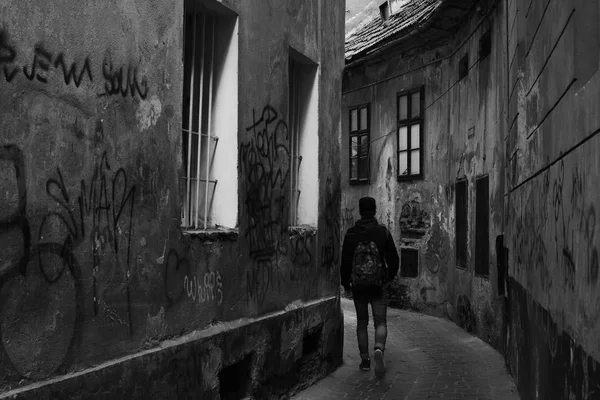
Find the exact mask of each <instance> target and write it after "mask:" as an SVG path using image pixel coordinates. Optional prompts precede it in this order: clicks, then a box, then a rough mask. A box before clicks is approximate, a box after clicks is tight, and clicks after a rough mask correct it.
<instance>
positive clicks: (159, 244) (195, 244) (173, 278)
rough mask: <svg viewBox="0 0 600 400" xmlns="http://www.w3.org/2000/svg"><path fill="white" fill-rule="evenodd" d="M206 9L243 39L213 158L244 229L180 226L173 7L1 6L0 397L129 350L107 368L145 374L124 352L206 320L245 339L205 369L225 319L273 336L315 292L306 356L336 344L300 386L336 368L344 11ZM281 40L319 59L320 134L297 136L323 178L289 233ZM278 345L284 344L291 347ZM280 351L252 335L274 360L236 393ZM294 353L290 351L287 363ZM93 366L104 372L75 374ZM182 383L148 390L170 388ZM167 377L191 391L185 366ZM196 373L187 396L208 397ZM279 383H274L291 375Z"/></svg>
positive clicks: (179, 18)
mask: <svg viewBox="0 0 600 400" xmlns="http://www.w3.org/2000/svg"><path fill="white" fill-rule="evenodd" d="M207 3H208V1H207ZM212 3H214V5H218V6H220V7H226V8H228V9H229V13H231V15H234V16H235V18H234V21H235V23H236V24H237V29H238V32H239V35H238V36H237V37H235V38H234V40H237V41H238V45H237V51H238V58H239V70H238V76H237V78H238V87H237V99H236V100H235V101H231V102H229V103H228V104H226V105H221V106H220V107H221V108H220V109H219V112H221V113H227V112H229V111H228V107H229V109H231V110H232V111H231V113H232V115H237V117H236V118H235V120H236V123H237V134H236V135H234V136H237V143H236V146H239V151H238V155H237V157H236V155H235V154H231V156H230V157H228V159H229V168H232V169H234V170H237V178H238V182H239V188H238V195H237V198H236V200H237V201H233V202H231V204H235V205H234V206H232V207H231V209H230V212H231V215H233V216H235V217H236V218H233V220H236V219H237V221H239V222H238V223H237V224H236V226H231V227H228V228H229V229H223V228H219V227H217V229H212V230H211V231H187V230H183V229H182V228H181V215H182V203H183V200H182V197H183V193H185V187H183V186H184V185H181V184H180V182H181V178H182V177H183V169H184V166H183V163H184V160H183V157H182V147H183V141H182V131H181V128H182V115H183V112H182V98H183V90H184V88H183V40H184V32H183V23H184V21H183V15H184V2H183V1H180V2H175V3H173V2H167V1H162V0H153V1H149V2H148V1H146V2H140V1H135V0H117V1H114V2H110V3H101V4H100V3H96V2H91V1H83V2H78V3H77V4H71V2H67V1H58V2H52V3H49V2H25V3H22V2H14V1H7V2H3V3H2V5H0V16H1V17H0V85H1V87H2V94H3V95H2V98H1V99H0V113H1V115H2V118H1V119H0V171H2V172H1V173H0V204H1V205H2V207H1V209H2V211H0V248H1V251H0V338H1V340H0V376H3V377H5V378H4V379H3V380H2V382H1V385H2V386H1V387H0V390H4V391H5V393H6V391H8V390H11V389H15V388H21V389H18V390H21V391H23V393H25V392H26V390H29V389H30V388H32V387H34V386H35V387H38V386H39V385H40V384H41V385H42V386H44V385H47V384H48V385H50V386H49V387H50V389H43V393H45V394H44V396H51V393H52V390H53V389H52V388H51V387H52V384H53V382H55V381H52V380H51V379H59V380H61V382H62V380H63V378H61V377H63V376H65V374H73V373H78V374H80V375H77V376H78V378H77V380H76V381H74V382H75V383H67V384H65V385H66V386H61V389H59V391H58V392H57V393H61V395H60V397H63V396H66V395H67V393H70V391H71V390H72V391H77V390H79V389H78V388H80V387H81V386H80V383H77V382H79V380H80V379H84V381H85V379H88V378H89V379H92V380H94V382H95V383H94V385H102V384H103V382H104V383H105V382H108V381H110V380H112V375H111V373H112V372H110V371H112V370H111V369H110V368H113V367H114V366H113V364H114V363H117V364H118V363H121V361H123V360H124V359H128V360H133V359H135V360H137V361H127V363H126V365H125V366H123V367H122V368H125V369H124V371H126V372H127V374H126V376H128V377H129V378H132V379H133V378H134V377H139V376H141V375H143V374H145V373H146V372H148V371H146V370H144V369H143V368H142V369H141V370H137V368H138V367H140V368H141V366H142V364H144V363H146V361H144V360H146V358H144V357H146V356H140V357H142V358H137V357H138V355H140V354H142V352H145V351H150V352H153V354H155V353H156V352H159V353H160V351H162V350H161V349H162V346H163V345H164V343H165V341H166V340H176V341H177V340H179V341H180V342H181V343H184V342H186V341H187V340H188V338H190V336H189V335H193V333H194V332H198V331H205V330H206V329H208V328H209V327H210V326H212V325H214V324H221V326H224V327H225V328H224V331H227V332H228V331H231V332H228V333H227V335H231V337H238V336H236V335H240V336H239V337H238V339H236V340H235V343H236V344H235V346H234V347H235V348H234V349H230V351H223V352H222V353H220V355H219V357H220V358H219V360H220V361H219V362H218V363H217V364H215V365H214V367H215V368H217V370H219V368H221V367H223V368H225V367H227V366H228V365H230V364H234V363H235V362H237V361H239V360H238V358H243V357H245V355H244V354H246V355H247V354H250V353H252V351H253V350H252V349H253V346H254V344H253V343H252V342H245V341H244V340H241V339H240V338H243V337H244V336H243V334H242V333H240V332H243V331H240V332H237V331H236V332H237V333H236V332H234V331H235V330H236V329H237V330H239V329H241V328H239V326H238V325H236V324H235V323H234V322H232V323H231V325H228V324H227V323H225V322H227V321H238V320H241V319H245V318H255V319H256V322H255V323H254V324H253V325H252V326H256V328H253V329H257V330H259V331H261V330H265V329H266V330H269V329H271V328H274V327H280V326H281V325H280V323H279V322H278V323H276V324H274V325H268V326H267V325H264V326H263V324H267V322H266V320H265V321H263V320H262V319H260V318H259V317H260V316H263V315H266V314H267V313H277V312H282V311H283V310H287V309H288V307H289V305H290V304H296V303H297V302H298V301H300V302H301V303H300V304H301V305H302V304H304V303H303V302H310V301H315V300H319V299H329V303H327V304H328V305H327V307H329V308H328V309H329V310H330V311H328V312H329V313H330V314H327V315H328V316H327V318H328V319H329V320H328V322H327V323H326V324H325V325H323V324H324V322H323V321H322V320H314V318H317V319H318V318H320V317H323V318H325V317H324V315H325V314H316V315H315V317H314V318H313V317H311V318H313V319H310V318H308V319H304V317H302V318H300V317H293V318H296V322H297V326H302V327H305V328H306V329H304V328H303V334H301V335H299V336H298V337H300V338H301V337H302V336H303V335H308V337H311V336H310V335H311V334H312V335H313V336H314V335H315V334H314V332H312V331H310V329H312V328H313V327H315V326H321V328H320V329H321V330H319V335H322V337H321V336H319V335H318V337H317V336H315V338H316V339H315V338H313V339H311V340H313V342H315V343H317V347H318V349H319V350H314V351H318V352H323V351H324V350H323V349H324V347H323V346H324V343H325V342H326V340H325V339H324V338H326V337H327V336H328V335H332V336H331V337H332V338H334V339H331V340H332V341H334V342H335V343H333V342H331V343H329V342H327V343H328V344H327V346H329V349H330V350H327V351H325V352H323V353H322V354H329V353H331V354H332V355H331V356H328V357H330V358H329V359H328V361H327V362H325V361H323V360H321V359H320V358H319V359H317V361H315V362H316V363H317V364H315V366H313V367H311V368H312V369H311V370H312V371H315V373H314V374H312V375H311V377H310V378H308V380H306V382H308V381H310V379H313V378H314V377H318V376H321V375H322V374H323V373H325V371H328V370H330V369H331V368H334V367H335V366H336V365H338V364H339V363H340V362H341V353H339V352H337V353H336V352H335V351H334V350H332V349H333V348H334V347H335V346H334V345H335V344H337V345H339V346H341V343H342V339H341V337H340V336H339V335H338V336H336V334H334V333H335V332H338V331H339V327H340V326H341V324H342V320H341V314H340V313H339V312H337V311H336V310H337V308H336V307H339V305H338V304H337V302H336V301H335V296H336V295H337V293H338V282H339V281H338V279H339V278H338V274H339V269H338V268H339V267H338V264H339V251H340V249H339V223H340V222H339V221H340V217H339V214H340V212H339V210H340V183H339V175H338V172H337V171H338V164H337V163H339V154H338V149H339V140H340V126H339V125H340V122H339V112H340V107H339V105H340V102H341V95H340V94H339V93H340V88H341V70H342V67H343V65H342V64H343V56H342V54H343V45H342V42H343V40H342V37H343V4H342V3H341V2H323V1H320V0H313V1H306V2H302V4H296V2H294V1H291V0H290V1H286V2H277V3H276V4H275V3H273V2H261V3H260V4H258V3H257V4H254V3H253V4H245V3H244V4H242V5H240V4H238V2H234V1H223V2H219V4H217V2H216V1H213V2H212ZM290 47H292V48H293V49H294V50H295V51H297V52H300V53H302V54H303V55H304V56H306V57H308V58H310V59H311V60H312V61H313V62H314V63H316V64H317V65H318V73H317V80H318V87H319V88H318V104H319V108H318V109H319V114H318V132H319V135H318V137H319V139H318V142H315V143H313V144H312V151H314V153H315V154H316V155H317V156H316V158H318V163H319V174H320V179H319V186H318V193H319V197H318V209H315V210H313V213H314V215H315V217H316V218H315V220H318V224H317V225H316V226H312V227H309V228H308V232H303V233H302V234H297V233H296V232H295V231H290V229H289V221H288V218H287V215H288V210H289V206H288V203H289V198H287V197H286V194H287V193H288V192H289V181H288V170H289V159H288V158H286V157H285V155H286V154H289V151H288V150H289V140H290V139H289V136H288V135H287V128H288V126H289V124H290V122H289V116H288V94H289V89H288V88H289V85H288V80H289V79H288V78H289V76H288V56H289V53H290ZM257 171H260V174H261V175H258V174H257ZM277 195H281V202H279V203H276V202H275V201H274V199H275V197H276V196H277ZM230 200H231V199H228V198H223V199H218V200H217V201H220V202H225V203H226V204H229V203H228V202H229V201H230ZM265 216H268V217H269V218H270V219H269V218H265ZM301 314H302V315H304V313H303V312H301ZM277 318H282V319H286V318H292V316H287V315H286V314H285V313H284V314H282V316H281V317H277ZM309 319H310V321H312V322H309V321H308V320H309ZM280 322H281V321H280ZM228 323H229V322H228ZM223 324H224V325H223ZM268 324H272V322H268ZM309 331H310V332H309ZM208 332H209V336H210V335H211V333H210V332H212V331H210V330H209V331H208ZM261 332H262V331H261ZM270 334H272V335H275V336H278V337H279V335H283V334H284V333H283V330H282V329H275V330H274V331H273V332H271V333H270ZM228 337H229V336H228ZM190 340H191V339H190ZM220 340H222V339H218V338H216V337H215V338H210V337H208V338H207V339H206V340H205V341H202V343H204V344H198V345H199V346H200V348H203V347H202V346H209V343H213V344H218V345H221V344H223V342H221V341H220ZM336 341H337V342H336ZM182 346H184V347H185V346H188V345H185V344H182ZM190 346H192V345H190ZM193 346H196V345H195V344H194V345H193ZM299 346H300V347H299ZM288 347H290V348H293V352H295V351H300V350H299V349H301V347H302V346H301V345H299V344H298V343H295V344H294V345H293V346H291V345H290V346H288ZM288 350H289V349H288ZM288 350H286V351H288ZM169 351H170V350H169ZM190 351H191V353H189V354H188V353H185V352H184V353H183V354H182V355H181V356H177V357H179V358H178V360H181V363H183V364H182V365H187V366H188V367H189V366H190V364H189V363H192V367H193V368H198V369H197V370H194V369H191V370H189V371H188V372H189V373H190V374H192V373H193V374H197V375H198V376H201V375H202V374H201V372H200V371H201V369H202V365H201V364H202V363H196V364H194V363H195V362H196V361H194V360H195V358H194V357H196V355H194V356H193V357H192V353H194V354H196V353H197V352H199V353H198V354H197V356H198V357H204V356H205V355H203V354H204V353H203V352H202V351H201V350H198V349H193V351H192V350H190ZM280 351H283V346H281V348H278V347H277V346H275V347H268V346H267V347H265V349H264V352H265V354H264V357H266V358H267V359H269V360H270V359H273V360H274V361H273V363H272V364H271V363H263V362H262V361H261V362H260V363H258V364H257V362H258V361H256V359H255V358H252V360H253V361H251V362H250V361H249V364H244V365H246V367H247V366H248V365H250V366H251V368H258V369H257V370H256V371H255V372H256V373H257V374H259V375H257V376H256V379H255V380H252V382H253V383H252V386H251V387H250V388H249V389H248V390H250V391H252V390H254V389H255V387H257V385H258V386H260V385H259V383H262V382H266V381H268V380H272V379H273V378H272V375H273V373H275V371H276V370H277V368H278V366H281V365H283V364H280V363H279V361H278V360H280V358H282V357H284V355H282V354H283V353H280ZM289 351H292V350H289ZM143 354H146V353H143ZM186 354H187V355H186ZM234 354H235V355H234ZM319 354H321V353H319ZM188 356H189V357H188ZM158 357H159V358H161V359H162V360H163V361H160V363H159V366H157V369H156V371H161V368H163V367H164V368H167V367H168V368H170V366H169V364H168V363H169V358H170V357H171V356H170V355H169V353H164V354H162V353H161V354H160V355H159V356H158ZM190 357H191V358H190ZM211 357H212V356H211ZM285 357H287V356H285ZM285 357H284V358H285ZM300 358H301V357H296V358H293V361H290V360H292V358H289V357H287V358H286V361H285V362H286V363H288V361H289V368H292V369H293V368H295V367H292V366H291V365H292V364H294V362H296V361H298V362H300V361H299V360H300ZM140 360H141V361H140ZM123 362H124V361H123ZM139 362H141V363H142V364H139ZM178 362H179V361H178ZM109 365H111V367H110V368H108V366H109ZM264 365H272V366H275V367H273V368H272V369H269V368H271V367H269V368H264ZM286 365H288V364H286ZM294 365H296V364H294ZM321 366H322V367H321ZM93 367H95V368H97V371H104V369H103V368H108V369H107V370H106V372H97V373H96V372H95V373H92V374H91V375H90V374H87V372H86V371H89V368H93ZM98 368H99V369H98ZM118 368H121V367H118ZM131 368H133V369H131ZM144 368H145V367H144ZM168 368H167V369H168ZM186 368H187V367H186ZM286 368H287V367H286ZM292 369H290V371H292ZM217 370H214V371H213V372H214V373H215V374H218V371H217ZM194 371H195V372H194ZM215 371H217V372H215ZM286 371H287V370H286ZM288 372H289V371H288ZM202 373H204V372H202ZM140 374H141V375H140ZM290 374H291V376H294V372H293V371H292V372H290ZM69 376H71V375H69ZM207 376H208V375H207ZM49 379H50V380H49ZM124 379H125V380H124V381H121V382H120V383H119V385H118V387H119V388H120V389H115V390H121V389H122V390H123V393H125V392H126V393H131V394H132V396H133V397H137V398H145V396H146V395H147V394H149V393H150V392H151V391H152V390H151V389H149V388H148V387H144V388H142V387H141V386H138V387H137V389H133V386H130V387H128V385H129V384H131V385H133V383H132V381H131V380H129V381H127V378H124ZM178 379H179V378H177V377H174V378H173V381H172V382H171V383H169V385H170V386H169V385H168V388H170V389H168V388H167V386H165V387H163V388H161V389H160V392H161V393H170V394H172V393H179V394H181V393H183V392H182V391H181V390H179V389H177V388H178V387H179V386H177V385H179V384H180V383H177V382H178ZM253 379H254V378H253ZM181 382H182V383H181V384H182V385H184V387H185V385H188V383H186V381H185V377H183V378H182V381H181ZM211 382H212V383H210V385H209V384H206V385H208V386H206V385H204V384H202V385H204V386H201V387H202V388H203V389H202V390H209V389H210V390H217V389H215V388H216V387H218V385H217V384H216V383H214V382H215V381H214V380H213V381H211ZM285 382H286V383H285V384H282V386H281V387H279V388H278V389H277V390H281V391H285V390H288V389H289V388H291V387H293V386H294V385H296V384H298V383H299V382H300V383H301V382H303V381H302V380H294V379H292V380H291V381H289V382H288V381H285ZM28 385H34V386H28ZM61 385H62V384H61ZM190 385H192V384H190ZM198 385H199V384H198ZM211 385H212V386H211ZM215 385H216V386H215ZM84 386H85V385H84ZM192 386H193V387H195V388H199V387H200V386H197V384H196V383H194V384H193V385H192ZM89 387H91V386H89ZM23 388H25V389H23ZM57 390H58V389H57ZM148 390H150V392H149V391H148ZM157 390H158V389H157ZM169 390H171V392H169ZM94 391H95V389H94V390H92V392H94ZM90 393H91V392H90ZM114 393H117V392H114ZM119 393H120V392H119ZM211 393H213V392H211ZM215 393H218V390H217V392H215ZM84 397H85V396H84ZM167 397H168V396H167ZM214 398H218V395H216V394H215V397H214Z"/></svg>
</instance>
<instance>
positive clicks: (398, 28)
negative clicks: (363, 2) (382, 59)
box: [345, 0, 443, 61]
mask: <svg viewBox="0 0 600 400" xmlns="http://www.w3.org/2000/svg"><path fill="white" fill-rule="evenodd" d="M442 1H443V0H409V1H408V2H406V3H404V4H402V5H401V7H400V9H399V10H398V11H395V10H393V9H392V11H393V12H394V14H393V15H390V16H389V18H388V19H387V21H385V22H384V21H382V20H381V16H380V15H379V9H376V11H377V13H374V14H375V15H373V16H372V17H371V18H367V20H366V21H365V22H364V23H363V24H361V25H359V26H357V27H356V28H355V29H353V30H352V31H351V32H348V34H347V35H346V46H345V48H346V61H349V60H351V59H353V58H356V57H357V56H358V55H363V54H365V53H366V52H368V51H369V50H371V49H373V48H375V47H377V45H378V44H383V42H385V41H386V40H389V39H392V38H394V37H398V36H403V35H402V32H403V31H404V33H407V32H409V31H411V30H412V29H414V26H415V25H417V26H418V25H420V24H422V23H424V22H425V21H427V20H428V19H429V18H430V17H431V16H432V15H433V14H434V12H435V10H436V8H437V7H438V6H439V5H440V4H441V3H442Z"/></svg>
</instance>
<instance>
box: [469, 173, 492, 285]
mask: <svg viewBox="0 0 600 400" xmlns="http://www.w3.org/2000/svg"><path fill="white" fill-rule="evenodd" d="M483 184H485V187H486V189H487V190H486V192H485V193H480V190H479V185H483ZM482 195H485V197H483V199H484V200H485V203H484V204H482V203H481V198H480V197H481V196H482ZM482 208H483V209H482ZM484 211H485V213H484ZM482 214H485V215H482ZM481 234H483V236H484V238H481ZM482 239H484V240H483V241H482ZM474 246H475V249H474V251H473V253H474V254H475V265H474V268H473V269H474V271H475V276H477V277H480V278H484V279H488V280H489V279H490V177H489V175H488V174H485V175H480V176H478V177H476V178H475V240H474Z"/></svg>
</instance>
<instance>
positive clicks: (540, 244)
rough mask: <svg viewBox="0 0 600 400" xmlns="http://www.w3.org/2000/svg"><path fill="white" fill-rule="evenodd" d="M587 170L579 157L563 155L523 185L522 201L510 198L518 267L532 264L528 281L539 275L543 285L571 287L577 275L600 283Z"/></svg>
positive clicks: (592, 283)
mask: <svg viewBox="0 0 600 400" xmlns="http://www.w3.org/2000/svg"><path fill="white" fill-rule="evenodd" d="M584 171H585V170H584V168H583V167H582V166H581V165H580V164H579V161H578V160H577V159H570V160H569V161H568V162H565V159H562V160H561V161H560V162H558V163H557V164H556V165H555V166H553V167H552V168H549V169H547V170H545V171H544V172H543V173H542V174H540V176H539V177H538V178H536V179H533V180H531V181H530V182H529V183H528V186H529V189H527V190H525V189H519V190H522V191H523V192H522V194H521V196H522V198H521V199H520V201H519V202H515V201H513V202H511V207H512V209H511V211H510V212H511V215H512V217H513V218H512V219H513V221H514V225H513V229H514V232H513V235H512V243H511V246H512V248H513V249H514V250H513V251H514V262H515V264H516V267H517V268H518V270H517V271H526V270H528V269H531V270H532V271H533V272H534V274H533V275H532V274H528V275H527V277H528V279H530V284H533V283H534V281H533V279H534V277H535V278H537V279H536V281H537V282H539V284H540V285H541V288H542V289H543V290H547V289H549V287H550V285H551V284H552V283H559V284H560V285H561V287H563V288H564V289H565V290H566V291H567V292H571V293H572V292H574V291H575V290H576V287H577V282H578V279H581V280H582V282H585V284H586V285H587V286H588V287H595V286H596V285H597V283H598V243H597V242H598V240H597V237H596V230H597V226H596V210H595V204H594V201H593V200H592V199H591V198H590V196H589V195H587V193H588V192H589V191H590V190H591V188H590V186H589V185H590V179H591V178H590V177H589V174H586V173H584ZM528 204H536V205H537V206H536V207H530V206H527V205H528Z"/></svg>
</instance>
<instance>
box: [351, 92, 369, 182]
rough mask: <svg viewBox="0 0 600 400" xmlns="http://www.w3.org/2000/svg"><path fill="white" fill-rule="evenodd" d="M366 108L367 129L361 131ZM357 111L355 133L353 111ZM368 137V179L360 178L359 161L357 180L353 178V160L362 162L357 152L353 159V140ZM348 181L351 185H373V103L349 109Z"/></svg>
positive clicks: (358, 163)
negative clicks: (361, 112)
mask: <svg viewBox="0 0 600 400" xmlns="http://www.w3.org/2000/svg"><path fill="white" fill-rule="evenodd" d="M363 108H366V110H367V127H366V129H360V126H361V119H360V111H361V110H362V109H363ZM354 110H357V112H356V114H357V117H356V127H357V129H356V130H355V131H353V130H352V111H354ZM363 135H366V137H367V143H368V145H367V149H366V153H367V155H366V158H367V167H366V169H367V171H366V178H360V171H361V169H360V162H359V161H357V165H356V178H352V159H353V158H355V159H357V160H360V158H361V157H360V156H359V154H360V153H359V152H358V151H357V156H356V157H352V138H353V137H361V136H363ZM348 180H349V181H350V184H351V185H365V184H370V183H371V103H362V104H356V105H354V106H352V107H350V108H349V109H348Z"/></svg>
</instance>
